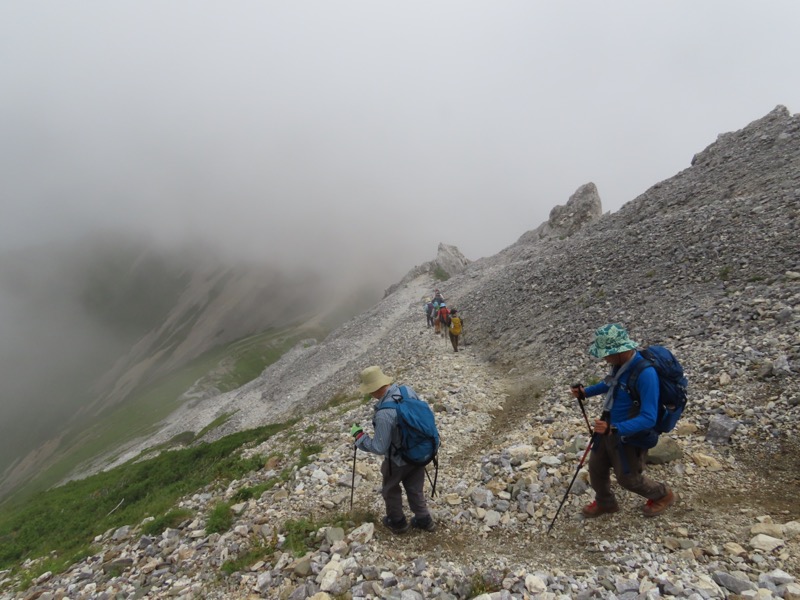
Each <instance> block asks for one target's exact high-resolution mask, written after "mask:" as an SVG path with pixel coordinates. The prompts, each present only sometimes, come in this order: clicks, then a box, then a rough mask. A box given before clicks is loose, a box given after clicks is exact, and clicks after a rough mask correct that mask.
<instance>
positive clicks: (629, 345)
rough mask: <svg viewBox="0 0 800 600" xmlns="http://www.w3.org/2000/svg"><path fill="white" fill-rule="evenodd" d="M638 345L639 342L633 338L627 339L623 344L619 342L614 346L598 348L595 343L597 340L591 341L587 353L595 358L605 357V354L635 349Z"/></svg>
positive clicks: (609, 354)
mask: <svg viewBox="0 0 800 600" xmlns="http://www.w3.org/2000/svg"><path fill="white" fill-rule="evenodd" d="M638 347H639V344H637V343H636V342H634V341H633V340H628V341H627V342H625V343H624V344H620V345H619V346H616V347H614V348H600V347H599V346H598V345H597V342H593V343H592V345H591V346H589V354H591V355H592V356H594V357H595V358H605V357H606V356H611V355H612V354H619V353H621V352H627V351H628V350H636V348H638Z"/></svg>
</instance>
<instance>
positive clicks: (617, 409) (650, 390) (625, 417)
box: [586, 352, 658, 436]
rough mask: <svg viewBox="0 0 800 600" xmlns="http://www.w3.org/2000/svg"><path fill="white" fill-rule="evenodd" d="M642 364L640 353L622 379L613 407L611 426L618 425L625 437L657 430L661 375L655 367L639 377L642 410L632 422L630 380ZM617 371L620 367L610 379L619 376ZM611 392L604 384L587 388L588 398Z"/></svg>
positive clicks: (612, 372)
mask: <svg viewBox="0 0 800 600" xmlns="http://www.w3.org/2000/svg"><path fill="white" fill-rule="evenodd" d="M640 360H644V358H642V355H641V354H639V353H638V352H637V353H636V356H635V357H634V359H633V361H632V362H631V364H630V366H629V367H628V368H627V369H626V370H625V372H624V373H623V374H622V377H620V380H619V383H618V385H617V389H616V391H615V392H614V405H613V406H612V407H611V425H615V426H616V428H617V430H618V431H619V434H620V435H622V436H628V435H634V434H636V433H639V432H640V431H647V430H648V429H651V428H652V427H654V426H655V424H656V417H657V416H658V374H657V373H656V370H655V369H654V368H653V367H647V368H646V369H644V370H643V371H642V372H641V373H640V374H639V379H638V380H637V382H636V388H637V391H638V392H639V399H640V401H641V409H640V410H639V414H638V415H636V416H635V417H633V418H629V415H630V412H631V406H632V405H633V398H631V395H630V392H629V391H628V377H629V376H630V374H631V370H632V369H633V366H634V365H635V364H636V363H637V362H639V361H640ZM618 370H619V367H614V368H613V369H612V371H611V375H616V373H617V371H618ZM608 388H609V386H608V384H607V383H605V382H601V383H597V384H595V385H590V386H589V387H587V388H586V395H587V396H597V395H598V394H605V393H606V392H607V391H608Z"/></svg>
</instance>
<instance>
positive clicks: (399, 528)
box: [383, 516, 409, 535]
mask: <svg viewBox="0 0 800 600" xmlns="http://www.w3.org/2000/svg"><path fill="white" fill-rule="evenodd" d="M383 526H384V527H386V529H388V530H389V531H391V532H392V533H394V534H395V535H399V534H401V533H405V532H406V531H408V528H409V525H408V521H406V518H405V517H403V518H402V519H400V520H399V521H395V520H394V519H390V518H389V517H388V516H387V517H383Z"/></svg>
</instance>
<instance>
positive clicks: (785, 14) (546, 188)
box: [0, 0, 800, 273]
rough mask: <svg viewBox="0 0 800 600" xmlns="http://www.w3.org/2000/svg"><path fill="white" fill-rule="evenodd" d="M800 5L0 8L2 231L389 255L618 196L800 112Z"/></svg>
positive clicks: (509, 239)
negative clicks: (117, 232)
mask: <svg viewBox="0 0 800 600" xmlns="http://www.w3.org/2000/svg"><path fill="white" fill-rule="evenodd" d="M798 25H800V2H797V1H796V0H785V1H770V2H755V1H749V0H748V1H739V0H719V1H715V2H710V1H703V2H697V1H691V2H690V1H673V2H658V3H656V2H642V1H639V0H637V1H636V2H615V1H604V2H584V3H578V2H556V1H553V2H534V1H524V2H523V1H520V2H515V1H499V2H488V1H481V2H471V1H466V0H459V1H458V2H437V1H430V0H428V1H425V2H413V1H411V2H409V1H406V2H383V1H363V2H348V1H336V2H332V1H329V0H325V1H316V2H315V1H310V0H306V1H304V2H289V1H286V2H276V1H262V0H259V1H253V2H242V1H236V0H226V1H225V2H222V1H218V2H197V1H191V2H189V1H185V2H173V1H163V0H158V1H139V0H137V1H136V2H133V1H128V0H120V1H115V2H108V1H102V2H99V1H98V2H92V1H87V0H81V1H78V2H56V1H54V2H37V1H29V0H7V1H5V2H2V3H0V203H2V204H1V207H2V219H0V245H2V246H8V245H11V244H19V243H24V242H30V241H38V240H40V239H48V238H50V237H52V236H62V235H65V234H66V235H74V234H75V233H80V232H83V231H86V230H88V229H91V228H93V227H98V226H109V225H111V226H124V227H126V228H128V227H129V228H131V229H135V230H140V229H141V230H146V231H149V232H152V233H153V234H154V235H156V236H158V237H160V238H164V239H183V238H186V237H189V238H197V237H199V238H202V239H205V240H208V241H212V242H215V243H216V242H219V243H222V244H223V245H225V246H226V247H229V248H234V249H237V250H240V251H242V252H245V253H251V254H252V253H258V254H263V255H264V256H275V255H276V253H279V256H280V257H281V258H285V257H286V256H287V255H291V256H292V257H294V258H295V259H297V260H300V261H308V262H313V263H315V264H319V265H324V266H326V267H329V266H331V265H356V264H363V262H364V261H363V257H364V256H366V255H372V256H374V257H375V258H377V259H381V260H383V261H385V262H386V263H387V264H389V265H390V266H389V267H387V269H389V270H397V271H398V272H401V273H402V272H405V271H406V270H407V269H408V268H410V267H411V266H413V265H415V264H419V263H421V262H423V261H426V260H430V259H431V258H433V257H434V256H435V253H436V246H437V244H438V242H440V241H443V242H445V243H450V244H455V245H457V246H458V247H459V248H460V249H461V250H462V252H464V254H465V255H466V256H467V257H468V258H471V259H476V258H479V257H481V256H488V255H491V254H494V253H496V252H498V251H499V250H501V249H502V248H504V247H506V246H508V245H509V244H511V243H513V242H514V241H515V240H516V239H517V238H518V237H519V236H520V235H521V234H522V233H524V232H525V231H527V230H530V229H533V228H535V227H537V226H538V225H539V224H540V223H541V222H542V221H544V220H545V219H547V216H548V214H549V211H550V209H551V208H552V207H553V206H555V205H557V204H564V203H565V202H566V201H567V199H568V198H569V196H570V194H572V192H574V191H575V189H576V188H578V187H579V186H580V185H582V184H584V183H586V182H589V181H593V182H595V183H596V184H597V187H598V189H599V192H600V195H601V198H602V200H603V206H604V209H605V210H612V211H613V210H617V209H618V208H619V207H620V206H622V205H623V204H624V203H625V202H627V201H629V200H632V199H633V198H635V197H636V196H637V195H638V194H640V193H642V192H643V191H645V190H646V189H647V188H648V187H650V186H651V185H653V184H654V183H656V182H658V181H660V180H663V179H666V178H668V177H671V176H672V175H674V174H676V173H677V172H678V171H680V170H682V169H684V168H686V167H688V166H689V163H690V160H691V158H692V155H693V154H694V153H696V152H698V151H700V150H702V149H703V148H704V147H706V146H707V145H708V144H710V143H712V142H713V141H714V140H715V139H716V136H717V135H718V134H719V133H722V132H726V131H732V130H736V129H740V128H742V127H744V126H745V125H747V124H748V123H749V122H750V121H752V120H754V119H757V118H759V117H761V116H763V115H764V114H766V113H767V112H769V111H770V110H772V109H773V108H774V107H775V106H776V105H778V104H783V105H786V106H787V107H788V108H789V110H791V111H793V112H796V111H798V110H800V77H798V73H800V64H799V63H800V35H798Z"/></svg>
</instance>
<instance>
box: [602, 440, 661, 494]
mask: <svg viewBox="0 0 800 600" xmlns="http://www.w3.org/2000/svg"><path fill="white" fill-rule="evenodd" d="M595 439H597V440H598V441H597V443H596V444H595V445H594V446H593V447H592V450H591V453H590V455H589V482H590V483H591V485H592V489H593V490H594V492H595V499H596V500H597V504H598V506H602V507H610V506H614V505H616V503H617V500H616V498H615V497H614V493H613V492H612V491H611V470H612V469H613V470H614V475H616V477H617V482H618V483H619V484H620V485H621V486H622V487H623V488H625V489H626V490H628V491H630V492H633V493H634V494H639V495H640V496H644V497H645V498H647V499H648V500H658V499H659V498H663V497H664V496H665V495H666V493H667V487H666V486H665V485H664V484H663V483H659V482H657V481H653V480H652V479H650V478H649V477H646V476H645V475H644V462H645V459H646V458H647V450H645V449H644V448H637V447H636V446H631V445H630V444H623V443H621V442H620V439H619V436H618V435H598V436H597V437H596V438H595Z"/></svg>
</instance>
